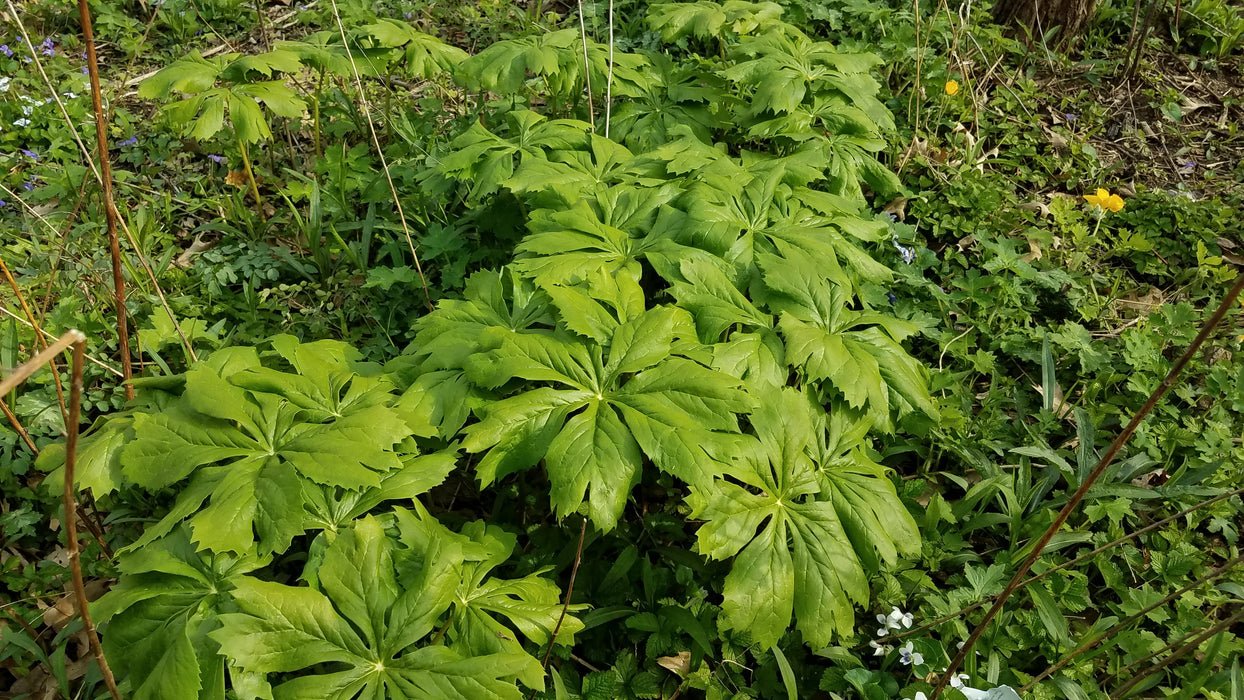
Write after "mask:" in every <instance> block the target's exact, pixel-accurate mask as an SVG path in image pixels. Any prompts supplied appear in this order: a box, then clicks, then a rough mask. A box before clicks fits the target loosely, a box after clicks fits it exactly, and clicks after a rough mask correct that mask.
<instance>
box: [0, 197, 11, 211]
mask: <svg viewBox="0 0 1244 700" xmlns="http://www.w3.org/2000/svg"><path fill="white" fill-rule="evenodd" d="M7 206H9V203H8V202H6V201H4V200H3V199H0V209H3V208H4V207H7Z"/></svg>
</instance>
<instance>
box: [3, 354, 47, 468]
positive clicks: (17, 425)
mask: <svg viewBox="0 0 1244 700" xmlns="http://www.w3.org/2000/svg"><path fill="white" fill-rule="evenodd" d="M53 371H55V370H53ZM0 411H4V417H5V418H8V419H9V425H11V426H13V430H16V431H17V434H18V435H20V436H22V440H24V441H25V442H26V447H29V448H30V451H31V452H33V453H35V454H39V448H38V447H35V441H34V440H31V439H30V433H28V432H26V429H25V428H24V427H22V423H21V421H19V420H17V416H15V415H13V411H11V410H9V405H8V404H7V403H5V402H4V397H3V396H0Z"/></svg>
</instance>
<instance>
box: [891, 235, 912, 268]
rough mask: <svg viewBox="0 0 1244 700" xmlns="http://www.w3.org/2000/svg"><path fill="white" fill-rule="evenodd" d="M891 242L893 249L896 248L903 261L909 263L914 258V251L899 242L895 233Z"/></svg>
mask: <svg viewBox="0 0 1244 700" xmlns="http://www.w3.org/2000/svg"><path fill="white" fill-rule="evenodd" d="M892 243H894V249H895V250H897V251H898V254H899V255H900V256H901V257H902V258H903V262H905V263H907V264H908V265H910V264H911V263H912V262H913V261H914V260H915V259H916V251H914V250H912V249H911V248H908V247H907V246H905V245H903V244H902V243H899V242H898V236H897V235H896V236H894V239H893V240H892Z"/></svg>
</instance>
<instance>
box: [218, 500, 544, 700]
mask: <svg viewBox="0 0 1244 700" xmlns="http://www.w3.org/2000/svg"><path fill="white" fill-rule="evenodd" d="M394 516H395V518H396V524H397V527H398V531H399V533H400V544H401V545H402V546H401V547H399V546H398V543H395V542H394V541H393V540H392V539H390V538H389V537H388V536H387V535H386V534H385V532H384V529H383V528H382V527H381V524H380V522H379V521H377V520H376V519H374V518H371V517H367V518H363V519H362V520H359V521H357V522H356V523H355V525H354V526H353V527H352V528H350V529H347V530H344V531H342V532H340V533H339V534H338V535H337V537H336V538H335V539H334V541H333V542H332V544H330V545H329V546H328V549H327V550H326V552H325V554H324V560H323V563H322V564H321V565H320V567H319V571H318V576H317V587H316V588H295V587H291V586H285V585H281V584H277V583H268V582H266V581H259V580H255V579H249V578H248V579H244V580H241V581H238V582H237V586H236V588H235V590H234V592H233V597H234V601H235V603H236V605H237V607H238V609H239V610H240V611H241V612H239V613H231V614H226V615H224V616H222V617H221V622H222V627H221V629H219V630H217V631H216V632H214V633H213V634H212V637H213V638H214V639H215V640H216V641H218V642H219V643H220V645H221V648H222V650H223V651H224V653H225V654H226V655H227V656H228V657H229V659H230V660H231V661H232V662H233V663H234V664H236V665H237V666H239V667H240V668H243V669H245V670H247V671H249V672H252V673H260V674H272V673H289V672H301V674H300V675H299V676H298V677H296V678H294V679H292V680H288V681H286V682H284V683H282V684H280V685H277V686H276V687H275V688H274V689H273V691H274V696H275V698H276V699H277V700H291V699H294V698H306V699H310V698H318V699H327V700H336V699H341V700H349V699H351V698H355V697H358V696H360V694H361V696H362V697H367V698H391V699H393V700H399V699H409V700H416V699H417V700H425V699H426V700H433V699H442V698H464V699H468V700H474V699H476V698H480V699H492V698H513V699H515V700H517V698H520V697H522V694H521V692H520V691H519V689H518V688H517V686H516V685H515V680H516V679H517V678H518V677H519V676H522V675H526V672H527V670H528V669H530V668H531V667H532V665H533V664H535V666H536V668H537V669H538V668H539V665H538V662H536V660H535V659H534V658H532V657H531V656H530V655H528V654H525V653H522V652H507V653H494V654H487V655H483V656H475V657H463V656H462V655H461V654H460V653H458V652H456V651H454V650H452V649H450V648H447V647H444V646H436V645H427V646H418V644H419V642H420V641H421V640H423V639H424V638H425V637H427V636H428V635H429V634H430V633H431V632H432V630H433V629H434V628H435V625H436V622H437V620H438V619H439V618H440V617H441V616H442V615H443V614H444V613H445V611H446V610H448V608H449V606H450V602H451V600H452V599H453V595H454V593H455V590H456V588H457V586H458V585H459V584H460V581H461V571H462V566H463V564H464V561H465V554H464V552H463V548H462V544H461V542H460V540H461V538H460V537H458V536H455V535H454V534H453V533H450V532H449V531H447V530H445V529H444V528H443V527H442V526H440V525H439V524H438V523H436V522H435V521H434V520H432V519H431V517H430V516H427V515H426V514H421V513H412V512H409V511H404V510H400V509H399V510H397V511H395V513H394ZM399 581H400V582H401V583H400V585H399ZM536 687H537V688H538V687H540V686H539V685H537V686H536Z"/></svg>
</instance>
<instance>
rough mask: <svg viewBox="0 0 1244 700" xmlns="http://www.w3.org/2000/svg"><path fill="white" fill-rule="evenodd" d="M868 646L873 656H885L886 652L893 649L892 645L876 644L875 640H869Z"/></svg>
mask: <svg viewBox="0 0 1244 700" xmlns="http://www.w3.org/2000/svg"><path fill="white" fill-rule="evenodd" d="M868 646H870V647H872V648H873V656H885V655H886V654H889V653H890V652H891V651H894V647H892V646H890V645H889V644H878V643H876V642H869V643H868Z"/></svg>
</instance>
